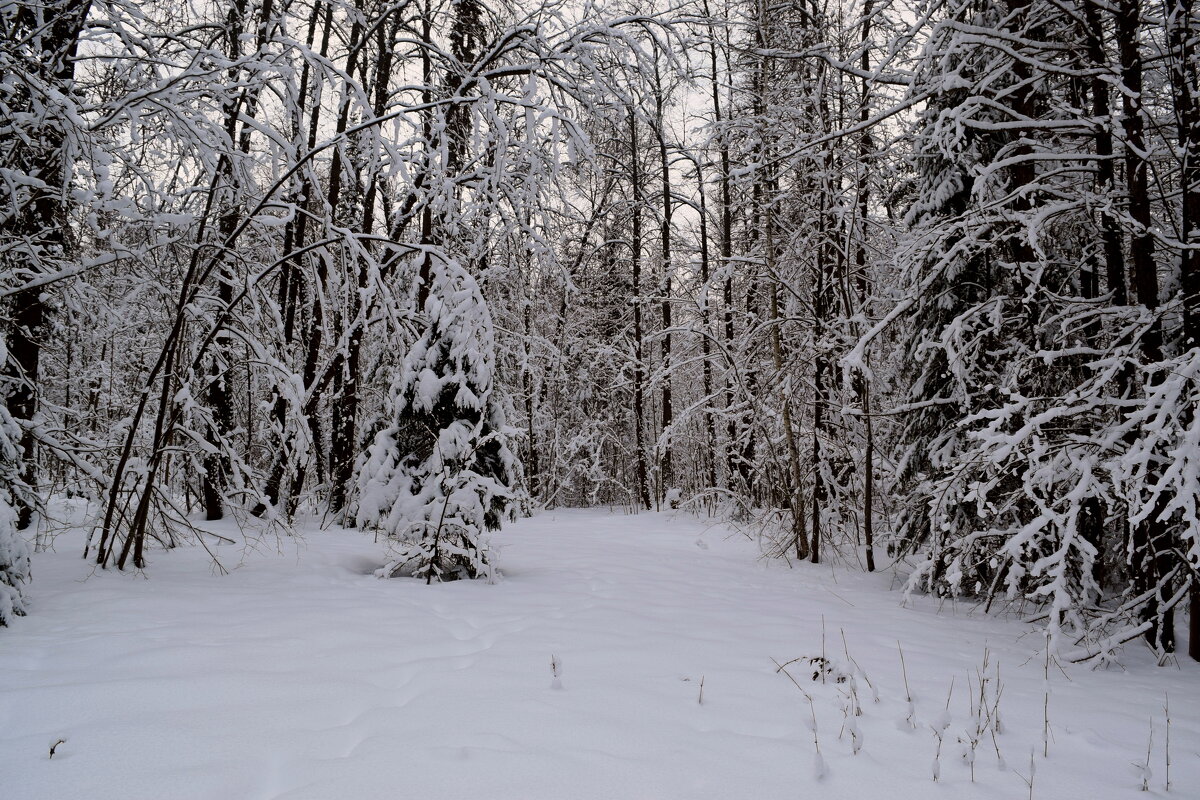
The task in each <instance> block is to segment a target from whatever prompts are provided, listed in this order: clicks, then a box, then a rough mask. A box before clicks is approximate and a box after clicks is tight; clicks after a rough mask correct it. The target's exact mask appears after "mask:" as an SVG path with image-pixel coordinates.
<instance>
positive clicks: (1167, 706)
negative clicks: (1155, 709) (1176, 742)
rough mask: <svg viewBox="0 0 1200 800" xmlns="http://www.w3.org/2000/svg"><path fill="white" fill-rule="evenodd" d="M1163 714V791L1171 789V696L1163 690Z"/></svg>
mask: <svg viewBox="0 0 1200 800" xmlns="http://www.w3.org/2000/svg"><path fill="white" fill-rule="evenodd" d="M1163 716H1165V717H1166V721H1167V730H1166V744H1165V745H1164V753H1163V755H1164V756H1165V757H1166V762H1167V763H1166V774H1165V775H1164V776H1163V778H1164V780H1163V791H1164V792H1169V791H1171V697H1170V695H1168V694H1167V693H1166V692H1163Z"/></svg>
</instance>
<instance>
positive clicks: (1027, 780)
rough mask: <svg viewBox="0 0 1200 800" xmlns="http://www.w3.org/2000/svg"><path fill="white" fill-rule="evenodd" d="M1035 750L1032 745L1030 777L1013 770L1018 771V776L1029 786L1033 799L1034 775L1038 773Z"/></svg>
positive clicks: (1030, 795)
mask: <svg viewBox="0 0 1200 800" xmlns="http://www.w3.org/2000/svg"><path fill="white" fill-rule="evenodd" d="M1035 752H1036V751H1035V750H1034V748H1032V747H1031V748H1029V777H1028V778H1026V777H1025V776H1024V775H1022V774H1021V773H1019V772H1017V771H1016V770H1015V769H1014V770H1013V772H1014V773H1016V776H1017V777H1018V778H1020V779H1021V780H1022V781H1023V782H1024V783H1025V785H1026V786H1028V787H1029V800H1033V777H1034V775H1036V774H1037V764H1035V763H1034V761H1033V756H1034V753H1035Z"/></svg>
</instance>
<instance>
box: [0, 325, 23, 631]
mask: <svg viewBox="0 0 1200 800" xmlns="http://www.w3.org/2000/svg"><path fill="white" fill-rule="evenodd" d="M7 355H8V353H7V352H6V348H5V346H4V342H3V340H0V363H3V361H4V360H5V358H6V357H7ZM20 436H21V429H20V428H19V427H18V426H17V424H16V423H15V422H13V418H12V416H11V415H9V413H8V409H7V408H5V406H4V405H0V627H3V626H5V625H7V624H8V622H9V620H11V619H12V618H13V617H14V616H17V617H19V616H24V614H25V585H26V584H27V583H28V582H29V546H28V545H27V544H26V543H25V540H24V539H23V538H22V537H21V535H20V534H19V533H17V511H16V509H14V507H13V487H15V486H20V485H21V484H22V481H21V458H20V450H19V449H18V441H19V439H20Z"/></svg>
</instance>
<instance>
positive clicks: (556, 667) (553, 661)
mask: <svg viewBox="0 0 1200 800" xmlns="http://www.w3.org/2000/svg"><path fill="white" fill-rule="evenodd" d="M550 675H551V680H550V688H551V689H561V688H563V685H562V662H561V661H559V660H558V656H556V655H551V656H550Z"/></svg>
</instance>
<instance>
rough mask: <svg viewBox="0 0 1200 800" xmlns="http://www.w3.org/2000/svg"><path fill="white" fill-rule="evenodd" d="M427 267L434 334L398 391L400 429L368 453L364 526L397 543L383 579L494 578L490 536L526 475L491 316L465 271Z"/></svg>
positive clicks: (417, 346)
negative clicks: (497, 379) (509, 418)
mask: <svg viewBox="0 0 1200 800" xmlns="http://www.w3.org/2000/svg"><path fill="white" fill-rule="evenodd" d="M424 259H425V261H426V265H425V268H423V269H422V272H423V273H427V274H428V275H429V276H430V283H431V285H430V287H429V290H428V292H426V293H425V302H424V307H423V313H424V317H425V319H424V320H423V324H424V333H423V334H422V336H421V337H420V339H418V340H417V342H416V343H414V344H413V346H412V347H411V348H410V349H409V351H408V353H407V355H406V356H405V358H404V361H403V363H402V365H401V366H400V369H399V373H398V374H397V376H396V379H395V381H394V382H393V384H392V387H391V391H390V395H389V403H388V409H387V412H386V413H387V417H388V419H389V420H390V424H389V425H388V427H386V428H385V429H384V430H382V431H380V433H379V434H378V435H377V436H376V437H375V441H374V442H373V443H372V445H371V446H370V448H369V449H368V452H367V456H366V463H365V465H364V466H363V468H362V470H361V472H360V478H359V486H360V489H361V498H360V502H359V510H358V522H359V524H360V525H367V524H369V525H375V526H378V527H379V528H381V529H382V530H384V531H385V532H386V533H387V534H388V536H389V537H391V538H393V539H395V540H396V542H397V547H396V550H395V552H394V554H393V556H392V559H391V561H389V563H388V564H387V565H386V566H385V567H384V568H383V569H382V570H380V571H379V573H378V574H379V575H380V576H381V577H391V576H393V575H397V574H411V575H413V576H415V577H418V578H424V579H425V581H426V582H427V583H428V582H432V581H434V580H438V581H446V580H456V579H459V578H478V577H490V576H491V575H492V574H493V572H492V554H491V552H490V551H489V549H488V546H487V543H486V540H485V538H484V534H485V532H486V531H494V530H497V529H499V527H500V525H501V522H502V521H503V520H504V519H505V518H506V517H511V516H512V514H513V512H514V510H515V508H516V505H515V501H516V500H517V496H518V495H517V491H516V483H517V480H518V478H519V475H520V465H519V463H518V461H517V459H516V456H515V455H514V453H513V452H512V450H511V449H510V448H509V445H508V441H507V436H508V430H507V428H506V427H505V422H504V415H503V412H502V410H501V407H500V405H499V403H498V402H497V399H496V398H495V396H494V395H493V380H494V374H493V373H494V359H495V356H494V351H495V342H494V332H493V329H492V321H491V316H490V314H489V312H488V309H487V306H486V304H485V303H484V300H483V298H482V296H481V294H480V291H479V287H478V286H477V285H476V282H475V280H474V279H473V278H472V277H471V276H470V275H469V274H467V273H466V272H465V271H464V270H463V269H462V268H461V267H460V266H459V265H457V264H456V263H454V262H452V261H446V260H442V259H440V258H437V257H435V256H434V255H433V254H426V255H425V256H424Z"/></svg>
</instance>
